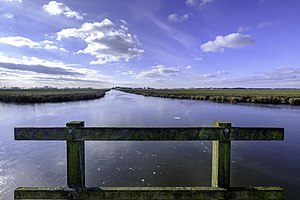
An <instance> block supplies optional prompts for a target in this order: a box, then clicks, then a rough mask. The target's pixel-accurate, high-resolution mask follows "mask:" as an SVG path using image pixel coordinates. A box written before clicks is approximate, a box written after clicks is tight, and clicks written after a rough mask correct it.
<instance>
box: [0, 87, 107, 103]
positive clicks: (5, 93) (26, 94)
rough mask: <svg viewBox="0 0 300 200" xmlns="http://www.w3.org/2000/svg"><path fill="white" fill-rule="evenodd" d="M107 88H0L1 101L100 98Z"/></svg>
mask: <svg viewBox="0 0 300 200" xmlns="http://www.w3.org/2000/svg"><path fill="white" fill-rule="evenodd" d="M106 91H108V90H107V89H59V90H34V89H26V90H21V89H20V90H0V101H1V102H14V103H45V102H65V101H78V100H89V99H96V98H101V97H103V96H104V95H105V92H106Z"/></svg>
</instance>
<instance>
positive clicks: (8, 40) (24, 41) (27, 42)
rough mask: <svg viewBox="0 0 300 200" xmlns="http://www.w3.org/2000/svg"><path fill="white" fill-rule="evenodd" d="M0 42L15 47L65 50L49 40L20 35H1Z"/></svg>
mask: <svg viewBox="0 0 300 200" xmlns="http://www.w3.org/2000/svg"><path fill="white" fill-rule="evenodd" d="M0 43H2V44H8V45H11V46H15V47H28V48H36V49H47V50H51V49H52V50H60V51H65V52H66V50H65V49H64V48H62V47H58V46H56V44H55V43H54V42H52V41H49V40H44V41H41V42H35V41H32V40H31V39H29V38H25V37H22V36H11V37H2V38H0Z"/></svg>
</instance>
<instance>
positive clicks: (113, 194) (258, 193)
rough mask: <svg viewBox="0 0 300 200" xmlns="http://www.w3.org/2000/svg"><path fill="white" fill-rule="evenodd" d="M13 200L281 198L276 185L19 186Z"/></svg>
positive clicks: (279, 190) (254, 199)
mask: <svg viewBox="0 0 300 200" xmlns="http://www.w3.org/2000/svg"><path fill="white" fill-rule="evenodd" d="M15 199H85V200H88V199H93V200H100V199H101V200H106V199H109V200H145V199H149V200H150V199H151V200H154V199H155V200H165V199H185V200H186V199H197V200H199V199H203V200H211V199H230V200H241V199H247V200H261V199H264V200H271V199H272V200H275V199H276V200H279V199H280V200H282V199H284V193H283V190H282V189H281V188H279V187H247V188H242V187H232V188H230V189H224V188H219V187H102V188H79V189H71V188H62V187H59V188H52V187H51V188H40V187H37V188H32V187H31V188H24V187H22V188H18V189H16V190H15Z"/></svg>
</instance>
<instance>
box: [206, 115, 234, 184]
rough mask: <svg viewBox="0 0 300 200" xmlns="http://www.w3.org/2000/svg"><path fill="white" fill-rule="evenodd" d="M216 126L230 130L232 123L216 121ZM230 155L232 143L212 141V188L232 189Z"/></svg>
mask: <svg viewBox="0 0 300 200" xmlns="http://www.w3.org/2000/svg"><path fill="white" fill-rule="evenodd" d="M214 126H215V127H223V128H230V127H231V123H227V122H219V121H215V122H214ZM228 134H229V132H228ZM230 153H231V141H212V176H211V186H212V187H222V188H229V187H230Z"/></svg>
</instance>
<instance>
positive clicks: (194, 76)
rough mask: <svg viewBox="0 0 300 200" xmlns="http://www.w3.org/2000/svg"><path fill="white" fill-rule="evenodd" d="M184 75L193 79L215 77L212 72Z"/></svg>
mask: <svg viewBox="0 0 300 200" xmlns="http://www.w3.org/2000/svg"><path fill="white" fill-rule="evenodd" d="M186 77H187V78H193V79H211V78H216V77H217V76H216V75H213V74H196V75H189V76H186Z"/></svg>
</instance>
